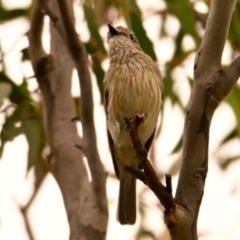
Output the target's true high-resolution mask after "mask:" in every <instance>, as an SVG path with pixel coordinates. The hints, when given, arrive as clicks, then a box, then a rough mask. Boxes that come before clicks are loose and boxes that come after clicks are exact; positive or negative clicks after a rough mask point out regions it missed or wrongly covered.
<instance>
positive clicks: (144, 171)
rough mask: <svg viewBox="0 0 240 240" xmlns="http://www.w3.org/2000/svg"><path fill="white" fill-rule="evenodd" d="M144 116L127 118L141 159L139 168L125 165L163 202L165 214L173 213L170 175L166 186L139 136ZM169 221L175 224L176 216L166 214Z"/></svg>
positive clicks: (137, 115)
mask: <svg viewBox="0 0 240 240" xmlns="http://www.w3.org/2000/svg"><path fill="white" fill-rule="evenodd" d="M143 118H144V115H143V113H140V114H136V115H135V116H133V117H132V118H131V119H127V118H125V121H126V124H127V130H128V131H129V134H130V137H131V140H132V143H133V146H134V148H135V150H136V157H137V159H138V161H139V169H136V168H134V167H128V166H127V167H125V169H126V170H127V171H128V172H130V173H131V174H132V175H134V176H135V177H136V178H138V179H139V180H141V181H142V182H143V183H144V184H146V185H147V186H148V187H149V188H150V189H151V190H152V191H153V192H154V194H155V195H156V196H157V198H158V199H159V201H160V202H161V204H162V205H163V206H164V208H165V215H172V213H173V210H174V209H175V206H176V205H175V201H174V199H173V196H172V194H171V193H170V192H171V191H170V189H171V187H170V186H169V184H170V183H171V181H170V180H169V179H170V177H169V176H168V177H167V178H168V186H167V187H165V186H164V185H163V184H162V183H161V182H160V180H159V178H158V176H157V174H156V172H155V170H154V169H153V167H152V165H151V163H150V161H149V160H148V159H147V151H146V150H145V149H144V148H143V145H142V142H141V140H140V138H139V136H138V127H139V125H140V124H141V123H142V121H143ZM165 219H167V221H171V222H167V225H171V226H173V225H174V217H173V216H171V217H170V216H165Z"/></svg>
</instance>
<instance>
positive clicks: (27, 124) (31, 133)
mask: <svg viewBox="0 0 240 240" xmlns="http://www.w3.org/2000/svg"><path fill="white" fill-rule="evenodd" d="M22 129H23V133H24V134H25V136H26V139H27V142H28V145H29V151H28V166H27V169H28V170H29V169H30V168H31V167H33V166H37V165H38V163H39V162H40V161H41V159H42V152H43V149H44V147H45V145H46V138H45V131H44V128H43V124H42V119H41V118H40V117H38V118H36V119H28V120H24V121H22Z"/></svg>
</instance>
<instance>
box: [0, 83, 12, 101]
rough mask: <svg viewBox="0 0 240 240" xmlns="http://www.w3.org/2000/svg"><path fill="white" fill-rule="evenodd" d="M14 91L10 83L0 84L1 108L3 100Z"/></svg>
mask: <svg viewBox="0 0 240 240" xmlns="http://www.w3.org/2000/svg"><path fill="white" fill-rule="evenodd" d="M11 91H12V86H11V84H9V83H5V82H0V106H1V104H2V101H3V99H5V98H7V97H8V96H9V95H10V93H11Z"/></svg>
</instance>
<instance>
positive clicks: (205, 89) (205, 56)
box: [170, 0, 240, 240]
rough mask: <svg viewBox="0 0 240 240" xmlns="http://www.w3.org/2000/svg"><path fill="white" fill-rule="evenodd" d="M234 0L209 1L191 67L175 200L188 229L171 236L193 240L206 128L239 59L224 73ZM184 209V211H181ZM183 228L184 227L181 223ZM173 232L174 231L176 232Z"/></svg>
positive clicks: (204, 167)
mask: <svg viewBox="0 0 240 240" xmlns="http://www.w3.org/2000/svg"><path fill="white" fill-rule="evenodd" d="M235 3H236V1H235V0H212V1H211V7H210V13H209V18H208V22H207V26H206V32H205V34H204V37H203V41H202V44H201V47H200V50H199V51H198V53H197V56H196V59H195V66H194V85H193V90H192V94H191V99H190V102H189V106H188V110H187V113H186V118H185V125H184V132H183V163H182V167H181V171H180V176H179V181H178V186H177V191H176V197H175V200H176V202H177V204H178V206H181V207H182V210H183V211H182V214H181V215H182V216H183V218H184V219H185V223H186V225H188V228H189V229H191V231H188V232H186V234H187V235H185V236H184V238H179V237H178V233H180V232H181V231H182V230H181V228H179V226H180V225H181V224H180V225H179V224H176V228H175V229H170V234H171V236H172V239H174V240H175V239H186V240H188V239H189V240H196V239H198V237H197V219H198V213H199V208H200V205H201V201H202V196H203V192H204V184H205V178H206V175H207V171H208V145H209V129H210V124H211V120H212V116H213V114H214V111H215V109H216V108H217V106H218V105H219V103H220V102H221V101H222V100H223V98H224V97H225V96H226V95H227V94H228V93H229V92H230V90H231V89H232V87H233V86H234V84H235V83H236V80H237V76H238V75H239V70H236V68H237V66H239V61H240V60H239V59H237V60H235V61H234V62H233V63H232V64H231V65H230V67H229V69H227V71H226V72H225V71H224V70H223V69H222V68H221V57H222V52H223V47H224V44H225V41H226V38H227V34H228V29H229V24H230V20H231V16H232V12H233V9H234V6H235ZM184 209H185V210H184ZM185 227H186V226H185ZM176 233H177V234H176Z"/></svg>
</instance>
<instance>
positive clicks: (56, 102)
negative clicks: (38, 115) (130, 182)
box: [29, 0, 108, 240]
mask: <svg viewBox="0 0 240 240" xmlns="http://www.w3.org/2000/svg"><path fill="white" fill-rule="evenodd" d="M67 4H68V6H67V7H68V9H71V8H72V1H68V3H67ZM43 10H44V11H45V13H46V14H48V15H49V16H50V18H51V19H52V20H53V18H54V19H55V21H56V22H53V23H51V27H50V34H51V44H50V46H51V49H50V54H46V53H45V52H44V50H43V46H42V41H41V35H42V29H43V17H44V16H43V14H42V12H43ZM69 12H70V13H71V14H72V10H70V11H69ZM71 18H72V20H73V15H72V16H71ZM56 25H57V26H59V28H56ZM59 29H62V31H63V32H66V30H65V29H64V24H63V18H62V16H61V13H60V11H59V7H58V2H57V1H55V0H51V1H49V5H47V3H46V2H44V1H41V2H40V1H35V3H34V8H33V15H32V22H31V29H30V32H29V42H30V46H29V52H30V57H31V61H32V65H33V69H34V71H35V75H36V77H37V81H38V83H39V87H40V90H41V93H42V97H43V101H44V105H45V113H46V128H47V133H48V139H49V144H50V148H51V154H50V158H49V163H50V164H51V165H52V169H53V175H54V177H55V179H56V181H57V183H58V185H59V187H60V189H61V192H62V195H63V199H64V204H65V208H66V212H67V216H68V222H69V227H70V239H71V240H75V239H76V240H79V239H82V238H84V239H105V235H106V229H107V220H108V212H107V200H106V193H105V180H104V181H101V183H103V182H104V184H103V185H102V186H101V187H102V192H103V194H102V195H101V196H97V195H96V191H95V188H94V187H95V186H93V183H92V182H90V180H89V177H88V175H87V171H86V166H85V165H84V163H83V153H82V151H81V150H80V149H78V148H76V145H78V146H84V150H85V149H86V150H87V151H91V150H92V151H97V150H94V149H90V148H89V147H88V146H87V145H86V141H85V142H83V141H84V139H85V138H84V136H83V139H81V138H80V137H79V136H78V134H77V128H76V123H75V122H74V121H73V120H72V119H73V118H75V117H76V112H75V107H74V104H73V99H72V96H71V91H70V90H71V76H72V71H73V68H74V66H75V62H74V61H73V59H72V56H71V54H69V48H68V47H67V45H66V39H64V38H63V36H62V35H61V34H59ZM69 37H71V36H67V38H69ZM84 57H85V56H84ZM86 80H88V81H89V80H91V79H86ZM90 86H91V85H90ZM81 90H82V91H84V89H81ZM90 90H91V91H92V89H90ZM82 104H88V103H87V102H83V103H82ZM93 130H94V129H93ZM95 147H96V146H95ZM86 156H88V154H87V153H86ZM88 160H89V159H88ZM91 160H92V161H94V160H95V159H93V158H92V159H91ZM96 161H99V162H98V163H96V165H97V166H98V165H100V166H101V162H100V160H99V159H96ZM99 171H100V172H101V174H102V176H101V177H102V179H105V173H104V171H103V168H100V170H99ZM92 178H94V177H92ZM99 182H100V181H99ZM104 194H105V195H104ZM50 197H51V196H50ZM99 197H101V198H102V199H99ZM99 200H101V203H102V206H99V204H98V202H99Z"/></svg>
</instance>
